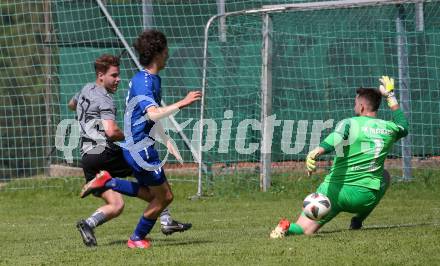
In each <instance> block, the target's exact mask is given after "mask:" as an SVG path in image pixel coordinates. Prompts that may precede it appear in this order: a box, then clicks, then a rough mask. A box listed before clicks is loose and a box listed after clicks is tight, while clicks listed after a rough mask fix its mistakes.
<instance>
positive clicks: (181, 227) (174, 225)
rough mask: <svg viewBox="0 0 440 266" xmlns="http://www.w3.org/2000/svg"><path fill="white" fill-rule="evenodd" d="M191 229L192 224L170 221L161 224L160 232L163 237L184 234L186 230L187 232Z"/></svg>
mask: <svg viewBox="0 0 440 266" xmlns="http://www.w3.org/2000/svg"><path fill="white" fill-rule="evenodd" d="M191 227H192V224H190V223H181V222H179V221H176V220H171V222H170V223H167V224H161V225H160V231H162V233H163V234H164V235H171V234H173V233H175V232H184V231H186V230H189V229H190V228H191Z"/></svg>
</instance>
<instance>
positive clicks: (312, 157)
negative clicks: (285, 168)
mask: <svg viewBox="0 0 440 266" xmlns="http://www.w3.org/2000/svg"><path fill="white" fill-rule="evenodd" d="M318 152H319V147H318V148H315V149H313V150H312V151H311V152H309V154H307V158H306V167H307V172H308V173H309V174H310V173H312V172H313V171H315V170H316V158H317V154H318Z"/></svg>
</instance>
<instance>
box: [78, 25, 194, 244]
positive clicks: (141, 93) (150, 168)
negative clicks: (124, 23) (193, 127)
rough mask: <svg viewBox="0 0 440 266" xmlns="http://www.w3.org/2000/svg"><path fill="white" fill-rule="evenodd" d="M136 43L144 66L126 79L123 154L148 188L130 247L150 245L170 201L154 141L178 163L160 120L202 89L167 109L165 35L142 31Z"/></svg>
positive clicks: (93, 186)
mask: <svg viewBox="0 0 440 266" xmlns="http://www.w3.org/2000/svg"><path fill="white" fill-rule="evenodd" d="M134 46H135V49H136V50H137V52H138V54H139V61H140V63H141V65H142V66H143V69H142V70H141V71H139V72H138V73H137V74H136V75H135V76H134V77H133V78H132V79H131V81H130V88H129V91H128V96H127V106H126V113H125V118H124V135H125V144H124V151H123V154H124V158H125V159H126V161H127V163H128V164H129V165H130V166H131V168H132V170H133V174H134V176H135V178H136V179H137V183H138V184H139V185H140V186H141V187H144V188H147V189H148V191H149V196H150V199H149V204H148V206H147V208H146V209H145V210H144V212H143V214H142V216H141V218H140V220H139V223H138V224H137V226H136V228H135V230H134V232H133V234H132V235H131V237H130V238H129V240H128V242H127V245H128V247H129V248H148V247H150V245H151V244H150V241H149V240H148V239H146V235H147V234H148V233H149V232H150V231H151V229H152V228H153V226H154V224H155V223H156V220H157V218H158V217H159V215H160V213H161V212H162V210H164V209H165V208H166V207H167V206H168V205H169V204H170V203H171V201H172V200H173V193H172V191H171V188H170V185H169V184H168V181H167V179H166V176H165V173H164V170H163V168H162V165H163V163H164V162H162V161H161V159H160V158H159V154H158V152H157V150H156V149H155V147H154V144H155V142H156V140H158V139H160V140H161V142H162V143H164V144H165V145H166V146H167V148H168V151H169V152H170V153H172V154H173V155H174V156H175V157H176V158H177V160H179V161H182V158H181V156H180V154H179V152H178V150H177V148H176V146H175V144H174V142H173V141H172V139H170V138H169V137H168V136H167V135H166V134H165V132H164V129H163V127H162V125H161V123H160V121H159V120H160V119H162V118H166V117H168V116H170V115H172V114H174V113H176V112H178V111H179V110H180V109H182V108H184V107H186V106H188V105H190V104H192V103H193V102H195V101H197V100H199V99H200V98H201V92H199V91H192V92H189V93H188V95H187V96H186V97H185V98H184V99H182V100H181V101H178V102H176V103H174V104H171V105H168V106H166V107H163V106H161V104H160V103H161V79H160V77H159V75H158V74H159V72H160V71H161V70H162V69H164V67H165V65H166V61H167V59H168V46H167V40H166V37H165V35H164V34H163V33H161V32H159V31H156V30H145V31H144V32H142V33H141V34H140V35H139V37H138V39H137V40H136V42H135V45H134ZM115 180H117V178H112V177H111V176H110V175H108V174H104V175H100V176H99V177H97V178H95V179H94V182H91V183H90V185H89V186H88V187H87V188H86V189H85V191H84V193H90V192H91V191H94V190H98V189H100V188H102V187H103V186H105V184H107V183H111V182H114V181H115Z"/></svg>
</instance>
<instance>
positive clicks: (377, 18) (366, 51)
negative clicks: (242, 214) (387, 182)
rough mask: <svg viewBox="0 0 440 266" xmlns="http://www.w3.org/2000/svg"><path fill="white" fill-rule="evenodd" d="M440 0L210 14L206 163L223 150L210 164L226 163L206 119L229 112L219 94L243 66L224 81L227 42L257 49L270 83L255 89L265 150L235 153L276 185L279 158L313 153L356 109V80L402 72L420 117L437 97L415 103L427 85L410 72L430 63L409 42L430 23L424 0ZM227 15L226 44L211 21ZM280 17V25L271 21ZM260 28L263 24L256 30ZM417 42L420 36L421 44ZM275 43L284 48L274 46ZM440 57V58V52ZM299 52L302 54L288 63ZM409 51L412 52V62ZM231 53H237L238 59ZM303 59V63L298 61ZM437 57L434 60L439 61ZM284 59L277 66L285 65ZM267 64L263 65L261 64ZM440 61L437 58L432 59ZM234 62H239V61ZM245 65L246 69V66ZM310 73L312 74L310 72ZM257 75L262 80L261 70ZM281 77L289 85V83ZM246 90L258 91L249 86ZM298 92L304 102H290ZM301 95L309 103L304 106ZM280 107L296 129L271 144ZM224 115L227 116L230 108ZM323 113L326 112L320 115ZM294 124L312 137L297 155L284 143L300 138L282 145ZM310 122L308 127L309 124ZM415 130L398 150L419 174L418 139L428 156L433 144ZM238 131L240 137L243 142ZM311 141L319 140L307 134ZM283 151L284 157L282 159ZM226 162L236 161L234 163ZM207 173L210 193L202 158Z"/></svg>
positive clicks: (373, 80) (407, 168)
mask: <svg viewBox="0 0 440 266" xmlns="http://www.w3.org/2000/svg"><path fill="white" fill-rule="evenodd" d="M436 2H437V1H419V0H409V1H404V0H400V1H399V0H374V1H373V0H356V1H354V0H353V1H352V0H348V1H347V0H344V1H325V2H313V3H296V4H283V5H265V6H262V7H261V8H259V9H247V10H241V11H235V12H226V13H224V14H223V15H216V16H212V17H211V18H210V19H209V20H208V22H207V24H206V26H205V31H204V50H203V71H202V92H203V97H202V104H201V112H200V124H199V132H200V133H199V135H198V136H199V143H198V152H199V162H198V163H199V165H201V163H202V162H206V161H208V160H211V158H213V157H214V160H213V161H212V162H210V163H214V164H215V163H218V164H222V162H221V160H220V159H219V158H216V156H215V155H213V153H212V152H211V154H210V158H209V159H206V156H209V153H208V152H206V140H205V142H203V141H204V136H205V135H209V126H208V127H207V128H208V129H207V130H205V127H206V124H205V123H204V121H205V120H206V119H210V118H212V117H209V116H208V117H207V113H213V112H214V113H215V112H219V110H221V108H222V106H218V105H219V103H218V101H217V102H213V101H215V95H218V94H222V93H221V92H220V93H219V92H218V91H219V90H220V91H221V90H222V87H221V85H230V84H231V82H232V81H231V79H232V78H237V76H238V75H234V74H233V75H231V77H229V80H223V81H219V80H218V79H219V77H218V75H219V72H222V71H223V72H225V73H229V72H228V71H227V69H226V68H228V67H231V66H228V65H226V64H224V65H223V66H219V64H217V63H216V61H218V60H219V58H218V56H217V55H216V53H217V52H216V50H218V49H220V50H222V49H223V50H227V49H230V47H232V46H234V45H235V46H237V47H241V48H243V49H241V50H240V48H239V51H236V52H235V55H234V56H236V57H237V58H238V59H237V58H234V59H236V61H239V60H248V58H251V57H252V56H253V57H254V58H253V61H252V64H254V65H252V67H255V68H258V70H259V74H258V77H260V78H259V83H260V84H259V86H253V89H254V91H253V92H252V93H253V94H252V96H251V97H254V96H253V95H257V94H258V96H257V97H258V98H259V100H258V101H259V102H260V103H259V104H256V105H255V108H260V114H259V117H258V120H259V124H258V126H257V128H258V129H257V130H258V131H259V134H258V139H259V144H260V146H259V148H260V150H259V151H258V152H256V153H255V154H257V153H258V155H255V156H254V157H249V156H248V157H241V156H239V155H237V156H235V157H234V156H232V157H234V158H233V159H232V160H230V161H234V162H235V163H236V165H239V164H240V163H246V162H252V163H253V164H252V165H254V166H255V165H258V166H256V167H255V169H257V170H258V173H259V177H260V178H259V180H258V181H256V183H259V184H260V189H261V190H262V191H267V189H268V188H269V187H270V184H271V180H270V177H271V174H270V173H271V167H272V165H273V164H274V163H284V162H288V161H297V160H304V158H305V155H306V154H307V151H308V150H307V148H310V147H311V146H312V145H317V144H318V143H319V139H320V136H321V135H322V134H321V133H323V132H328V131H329V130H330V129H332V128H333V126H334V125H335V124H336V122H338V121H339V120H340V119H342V118H344V116H345V117H348V116H350V115H351V108H347V104H349V105H351V101H352V96H350V97H349V95H352V92H353V90H354V89H355V88H356V87H360V86H364V87H376V86H377V85H378V81H377V79H378V77H379V76H380V75H382V74H387V75H393V76H395V77H396V78H397V79H399V85H400V88H399V92H398V93H399V95H400V101H401V106H402V109H403V111H404V112H405V113H406V115H407V116H408V117H410V120H411V117H412V112H416V113H420V112H424V111H423V110H422V109H423V100H425V101H429V99H422V100H421V101H419V102H415V104H414V106H412V105H410V100H411V95H412V94H415V93H418V91H419V90H411V89H410V85H411V84H413V83H411V81H410V73H409V71H411V70H412V69H415V68H417V67H420V68H419V69H416V70H417V71H419V72H420V70H421V69H422V68H423V66H414V64H416V63H420V62H416V61H417V60H418V58H424V56H425V54H420V55H418V54H415V55H412V57H413V58H408V57H409V55H408V50H409V49H410V47H409V45H410V44H408V41H407V38H408V37H407V35H411V36H414V35H415V34H417V33H416V32H421V31H422V30H420V29H422V28H423V27H424V24H423V14H424V13H423V4H424V3H429V4H430V7H431V8H433V9H431V10H430V13H431V14H433V15H434V14H436V12H438V5H437V3H438V2H437V3H436ZM405 8H408V9H409V10H410V11H409V12H408V13H409V14H410V16H409V18H408V17H407V18H402V14H403V13H405V12H406V11H405ZM402 10H403V11H402ZM402 12H403V13H402ZM300 13H301V14H303V17H301V19H300V20H298V19H299V18H300V15H299V14H300ZM315 13H316V14H315ZM430 17H433V16H430ZM220 18H221V19H222V21H226V25H225V26H223V27H225V28H226V29H227V30H226V33H225V34H226V38H227V40H228V45H227V46H225V44H221V43H219V42H218V41H217V40H216V39H215V37H217V33H216V32H215V31H214V30H211V25H214V24H216V23H219V22H218V21H219V20H220ZM410 23H414V25H416V27H415V28H416V30H414V29H412V28H411V29H409V30H408V29H407V27H408V25H406V24H410ZM270 24H273V25H272V26H270ZM338 27H340V28H338ZM374 27H380V28H374ZM214 28H215V27H214ZM322 28H325V29H322ZM211 31H212V33H211ZM258 31H259V32H260V33H259V34H256V33H257V32H258ZM251 33H255V34H254V35H255V37H254V38H253V37H252V36H251V35H252V34H251ZM370 35H371V36H370ZM252 38H253V39H252ZM234 41H235V42H234ZM250 42H253V44H255V45H258V46H259V48H260V53H259V54H258V55H257V54H256V53H255V54H253V55H249V54H248V53H249V52H248V50H245V49H249V47H251V46H250V45H249V43H250ZM411 45H414V43H412V44H411ZM326 46H328V47H326ZM273 47H276V48H273ZM434 47H435V45H433V47H432V48H433V49H434ZM252 48H253V47H252ZM274 49H279V50H278V51H273V50H274ZM350 49H351V50H350ZM223 50H222V51H223ZM250 50H251V49H250ZM280 50H282V51H280ZM306 50H308V51H306ZM272 52H273V54H272ZM240 53H242V54H240ZM305 53H307V56H309V58H306V57H307V56H304V54H305ZM389 53H391V54H389ZM229 56H231V55H229V54H226V55H225V56H224V57H229ZM417 56H419V57H417ZM434 56H435V57H437V55H434ZM325 57H327V58H325ZM290 59H292V61H291V62H287V61H289V60H290ZM224 60H226V59H224ZM325 60H327V61H325ZM408 60H412V61H411V62H408ZM230 61H231V62H234V61H233V60H232V59H231V60H230ZM275 61H276V62H275ZM298 61H300V62H299V63H298ZM427 63H428V64H430V63H429V62H427ZM275 64H277V65H276V66H275ZM289 64H290V65H289ZM363 64H365V65H363ZM411 64H413V65H411ZM257 65H259V67H256V66H257ZM432 66H433V65H430V66H429V67H432ZM232 67H233V68H234V69H237V67H235V66H232ZM238 71H244V70H243V69H239V70H238ZM344 71H345V72H346V73H344ZM209 72H211V74H210V73H209ZM244 72H245V71H244ZM327 72H329V73H330V72H333V73H334V74H336V75H337V76H334V77H331V76H326V74H327ZM254 74H255V73H254ZM418 74H421V73H418ZM301 75H304V77H302V76H301ZM344 76H345V77H344ZM254 78H255V79H257V75H256V74H255V77H254ZM232 83H233V82H232ZM232 85H233V86H237V88H240V84H235V83H233V84H232ZM241 85H243V84H241ZM254 85H255V84H254ZM243 86H244V85H243ZM280 86H281V87H283V88H280ZM295 86H296V87H295ZM272 87H273V89H272ZM333 87H336V88H333ZM347 89H349V90H347ZM256 90H259V92H258V93H256ZM295 90H296V92H295ZM236 93H237V95H232V96H235V97H236V98H238V97H239V95H238V92H236ZM246 93H250V92H249V91H246ZM249 95H250V94H249ZM310 95H312V97H317V96H318V95H322V97H323V99H322V100H321V101H320V102H319V99H318V98H310V99H308V98H307V97H310ZM223 96H224V97H230V96H231V95H228V94H224V95H223ZM292 96H296V97H300V98H299V99H292V98H290V97H292ZM207 99H209V101H210V103H208V102H207ZM289 100H290V101H292V102H295V103H289V102H288V101H289ZM342 100H344V102H342ZM274 101H276V102H277V103H275V102H274ZM289 104H291V106H289ZM301 104H304V105H303V106H301ZM293 105H295V106H293ZM231 106H233V105H230V106H224V108H231ZM335 107H336V108H341V110H340V111H338V110H335V109H333V108H335ZM214 108H218V110H214V111H213V110H212V109H214ZM280 108H286V109H288V110H287V111H286V112H284V111H280V110H281V109H280ZM301 108H302V109H301ZM316 108H318V109H316ZM414 110H415V111H414ZM223 111H224V110H223ZM283 112H284V113H283ZM254 113H255V112H252V114H253V115H255V114H254ZM299 113H300V114H302V115H304V117H303V118H307V119H306V121H303V120H302V119H298V118H301V117H300V115H299ZM274 114H276V115H277V118H278V117H282V118H283V119H284V120H283V121H282V122H280V123H282V125H280V126H279V127H282V128H283V129H285V128H286V129H287V130H286V132H284V130H283V132H282V134H279V133H278V135H277V134H276V133H275V135H274V136H273V139H271V143H268V136H267V134H266V133H267V132H268V131H267V129H268V125H267V121H268V120H267V119H266V118H268V117H270V116H271V115H274ZM215 115H216V119H218V118H219V116H220V115H219V114H215ZM385 115H386V114H385ZM289 117H290V119H291V118H296V121H293V120H289ZM221 118H222V117H220V119H221ZM223 118H226V116H225V117H223ZM252 118H254V117H252ZM324 118H325V119H324ZM420 119H421V120H417V119H416V123H415V125H414V127H415V128H417V127H419V126H422V127H423V126H424V123H425V120H423V118H420ZM307 120H308V121H307ZM310 120H313V121H312V123H313V125H310V123H307V122H310ZM318 120H323V121H320V122H319V121H318ZM316 121H318V122H316ZM302 122H303V123H302ZM315 122H316V123H315ZM294 123H296V125H297V133H298V134H297V136H296V137H297V138H296V141H297V142H299V146H301V145H302V146H303V149H302V150H301V151H300V152H297V153H296V154H295V155H292V156H291V155H285V154H282V153H283V152H281V151H279V150H280V149H281V150H282V151H285V150H290V151H293V150H295V151H297V150H298V149H296V148H297V146H295V148H293V149H292V148H291V147H290V148H285V147H284V148H283V147H281V148H280V147H279V146H280V145H281V146H283V145H284V142H285V140H286V139H287V137H286V138H284V137H285V136H288V135H289V134H288V133H290V136H291V135H292V132H291V130H290V131H289V129H288V127H289V126H291V125H294ZM425 124H426V123H425ZM274 126H277V125H271V127H272V129H273V127H274ZM310 126H311V127H312V133H311V134H310V135H309V134H307V130H308V128H310ZM432 126H433V125H432V124H431V125H429V127H430V131H429V132H428V133H425V134H427V135H428V136H429V138H431V139H435V138H436V136H435V133H434V132H433V131H432V130H434V129H433V127H432ZM314 128H316V129H318V128H321V131H317V132H314V131H313V129H314ZM301 130H303V131H304V130H305V132H301ZM221 131H223V130H221ZM272 133H273V132H272ZM419 134H423V133H419ZM238 135H239V134H237V136H238ZM412 136H413V134H411V136H410V137H408V138H406V139H404V140H403V141H402V143H401V145H399V148H400V151H398V150H397V149H393V152H392V156H397V157H399V158H400V157H401V158H402V159H403V160H402V169H403V178H404V179H410V178H412V176H411V168H412V166H411V160H412V158H413V154H414V151H412V149H413V148H414V147H415V148H418V150H417V151H416V152H415V153H416V154H419V155H420V156H424V151H421V149H420V144H419V143H413V142H411V139H414V138H412ZM425 137H426V136H425ZM237 140H238V137H237V139H236V140H235V141H237ZM307 140H308V144H309V145H306V144H305V143H304V142H306V141H307ZM220 142H221V140H220ZM277 142H278V143H277ZM279 142H281V144H280V143H279ZM315 142H318V143H315ZM271 144H277V145H278V147H277V148H275V149H278V151H277V152H278V153H281V154H275V153H274V148H273V147H272V148H270V149H269V150H268V147H271ZM297 144H298V143H297ZM204 147H205V150H204ZM432 148H433V149H432V153H436V150H437V149H436V147H432ZM422 149H423V148H422ZM274 156H275V157H276V158H273V157H274ZM219 157H221V156H219ZM257 157H258V159H257ZM220 167H221V168H225V167H226V168H227V163H226V164H225V165H223V166H220ZM295 167H296V166H295ZM198 180H199V182H198V195H201V194H202V193H203V189H202V185H203V173H202V171H201V167H199V171H198Z"/></svg>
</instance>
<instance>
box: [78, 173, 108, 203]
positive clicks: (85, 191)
mask: <svg viewBox="0 0 440 266" xmlns="http://www.w3.org/2000/svg"><path fill="white" fill-rule="evenodd" d="M110 179H112V176H111V175H110V173H109V172H107V171H100V172H99V173H97V174H96V177H95V178H93V179H92V180H90V182H88V183H87V184H85V185H84V186H83V188H82V190H81V194H80V197H81V198H85V197H87V196H88V195H90V193H92V192H94V191H97V190H101V189H103V188H104V186H105V183H107V181H109V180H110Z"/></svg>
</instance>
